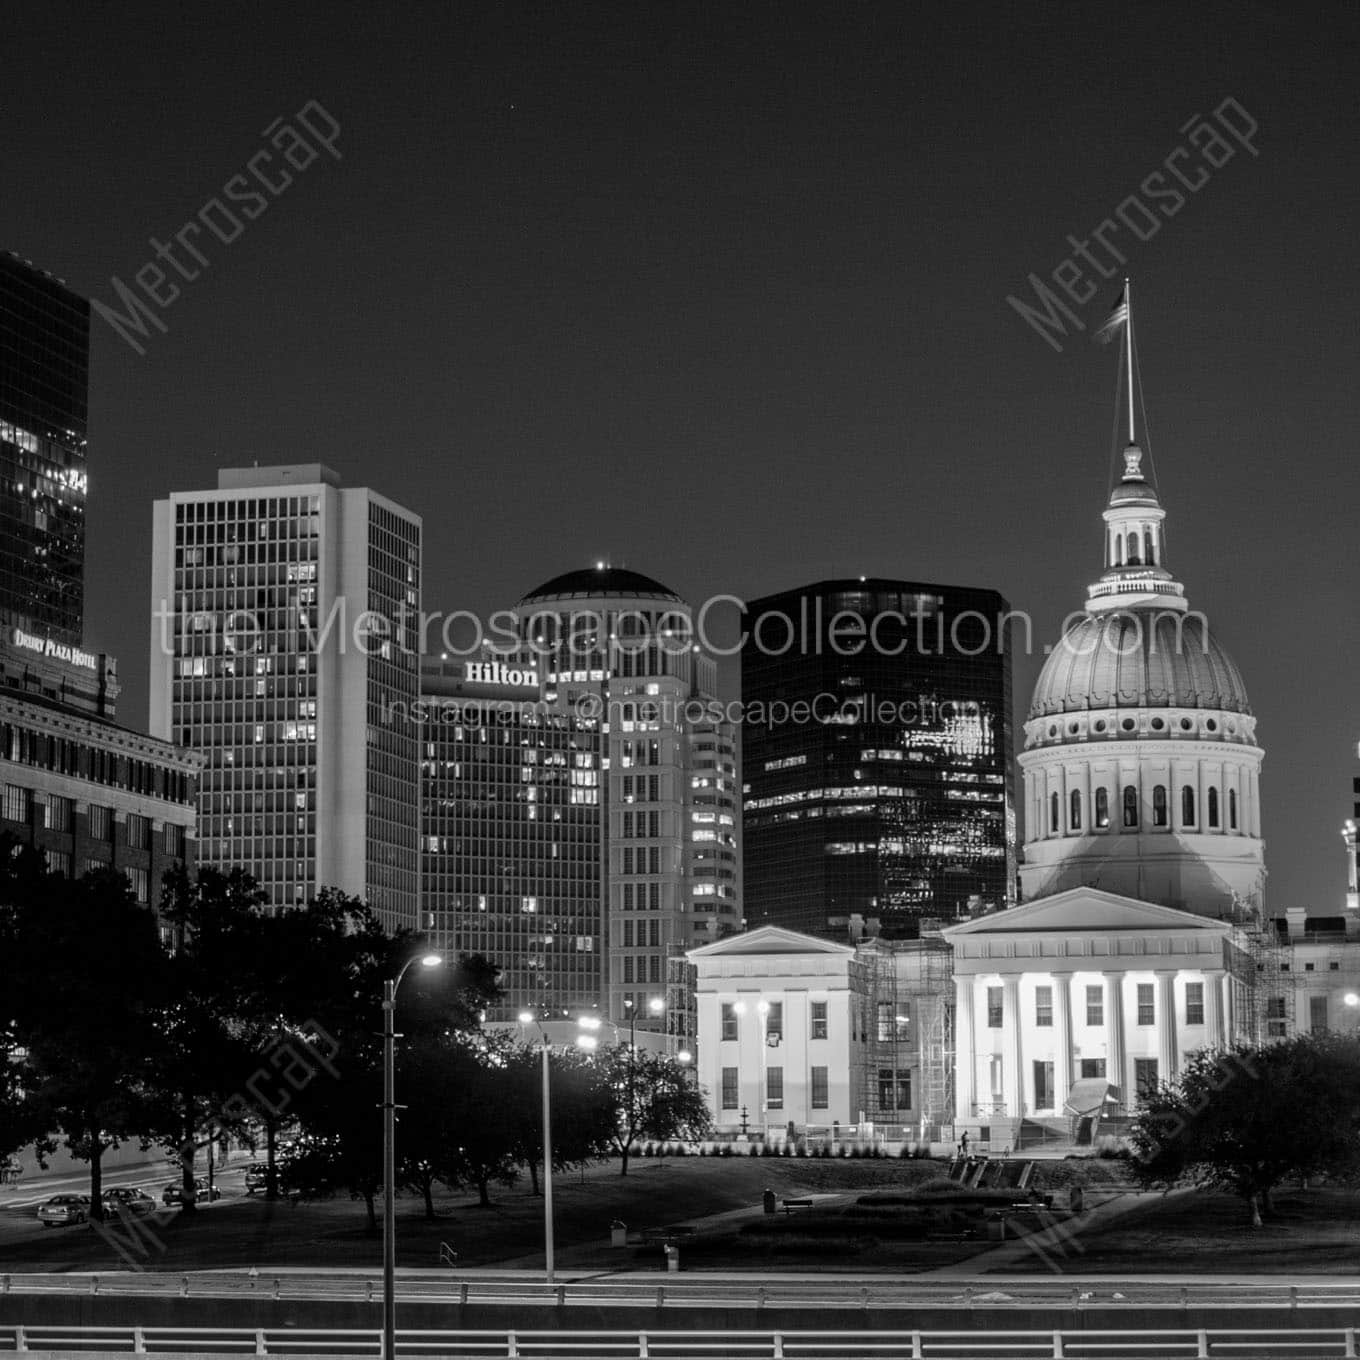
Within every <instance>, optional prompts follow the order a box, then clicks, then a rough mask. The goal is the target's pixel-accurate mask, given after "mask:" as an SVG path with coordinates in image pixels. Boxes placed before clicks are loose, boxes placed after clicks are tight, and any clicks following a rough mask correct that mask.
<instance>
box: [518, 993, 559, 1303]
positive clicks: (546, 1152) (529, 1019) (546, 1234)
mask: <svg viewBox="0 0 1360 1360" xmlns="http://www.w3.org/2000/svg"><path fill="white" fill-rule="evenodd" d="M519 1022H520V1024H521V1025H537V1026H538V1037H539V1039H540V1040H541V1041H542V1048H543V1260H544V1265H545V1272H544V1273H545V1278H546V1280H547V1282H548V1283H549V1284H552V1282H553V1201H552V1101H551V1087H550V1084H549V1076H548V1074H549V1071H550V1068H549V1065H548V1050H549V1048H550V1047H551V1045H550V1044H549V1043H548V1036H547V1035H546V1034H545V1033H544V1031H543V1025H542V1024H541V1022H540V1021H539V1020H538V1018H537V1017H536V1016H535V1015H533V1014H532V1013H531V1012H529V1011H521V1012H520V1013H519Z"/></svg>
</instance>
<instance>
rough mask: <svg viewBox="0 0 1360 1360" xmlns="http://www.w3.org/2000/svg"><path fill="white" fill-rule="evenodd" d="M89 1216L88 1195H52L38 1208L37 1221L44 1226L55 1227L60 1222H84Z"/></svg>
mask: <svg viewBox="0 0 1360 1360" xmlns="http://www.w3.org/2000/svg"><path fill="white" fill-rule="evenodd" d="M89 1216H90V1197H89V1195H53V1196H52V1198H51V1199H49V1200H48V1201H47V1203H46V1204H44V1205H43V1206H42V1207H41V1208H40V1209H39V1210H38V1221H39V1222H40V1223H41V1224H42V1225H43V1227H44V1228H55V1227H57V1226H58V1225H59V1224H62V1223H84V1222H85V1220H86V1219H88V1218H89Z"/></svg>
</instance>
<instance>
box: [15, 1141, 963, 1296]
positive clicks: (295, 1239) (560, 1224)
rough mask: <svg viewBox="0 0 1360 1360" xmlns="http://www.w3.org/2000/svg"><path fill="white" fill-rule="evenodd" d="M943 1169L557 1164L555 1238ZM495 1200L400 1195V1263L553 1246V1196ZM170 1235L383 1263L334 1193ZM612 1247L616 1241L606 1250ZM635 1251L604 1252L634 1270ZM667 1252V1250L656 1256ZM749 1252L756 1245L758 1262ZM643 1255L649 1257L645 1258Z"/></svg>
mask: <svg viewBox="0 0 1360 1360" xmlns="http://www.w3.org/2000/svg"><path fill="white" fill-rule="evenodd" d="M941 1174H943V1166H942V1164H941V1163H933V1162H928V1161H910V1160H907V1161H898V1160H886V1159H885V1160H881V1161H871V1160H864V1161H856V1160H825V1161H824V1160H821V1159H813V1158H775V1157H724V1158H713V1157H682V1158H635V1159H634V1160H632V1161H631V1162H630V1163H629V1169H628V1175H627V1176H620V1174H619V1165H618V1163H617V1162H616V1161H615V1162H605V1163H600V1164H598V1165H596V1166H592V1167H589V1168H587V1169H586V1170H585V1172H584V1173H582V1172H579V1171H573V1172H568V1173H558V1175H557V1176H556V1177H555V1178H554V1181H553V1204H554V1219H555V1239H556V1243H557V1248H558V1252H559V1254H563V1253H565V1252H566V1251H568V1250H570V1249H571V1248H573V1247H576V1246H581V1245H584V1244H587V1243H599V1242H602V1241H607V1240H608V1238H609V1228H610V1223H611V1221H612V1220H614V1219H616V1218H617V1219H621V1220H622V1221H624V1222H625V1223H627V1224H628V1226H629V1227H630V1228H633V1229H641V1228H647V1227H653V1226H656V1227H660V1226H664V1225H668V1224H672V1223H677V1222H684V1221H687V1220H689V1219H693V1218H700V1217H704V1216H706V1215H709V1214H718V1213H724V1212H726V1211H729V1210H733V1209H743V1208H747V1209H758V1208H759V1206H760V1202H761V1194H762V1192H763V1191H764V1189H765V1188H766V1187H767V1186H768V1187H770V1188H771V1189H773V1190H774V1191H775V1193H776V1194H778V1195H781V1196H785V1195H787V1196H791V1197H797V1196H799V1195H805V1194H811V1193H817V1192H823V1191H844V1192H846V1193H849V1192H853V1191H860V1190H867V1189H875V1188H878V1189H882V1188H888V1187H897V1188H905V1187H907V1186H910V1185H912V1184H915V1183H918V1182H919V1181H920V1180H921V1179H923V1178H926V1177H929V1176H938V1175H941ZM492 1201H493V1202H492V1205H491V1207H490V1208H488V1209H482V1208H479V1207H478V1206H477V1202H476V1195H475V1194H473V1195H470V1196H469V1195H466V1194H462V1193H460V1194H457V1195H453V1196H449V1197H447V1198H444V1199H438V1198H437V1199H436V1207H437V1210H438V1215H437V1217H436V1218H435V1219H434V1220H433V1221H432V1222H431V1221H428V1220H426V1219H425V1217H424V1211H423V1207H422V1205H421V1203H420V1201H419V1200H418V1199H416V1198H413V1197H411V1196H402V1197H400V1198H399V1199H398V1201H397V1242H398V1251H399V1255H398V1264H399V1265H402V1266H436V1265H437V1264H438V1262H439V1244H440V1243H441V1242H448V1243H449V1244H450V1246H452V1247H453V1248H454V1250H456V1251H457V1252H458V1259H459V1263H460V1264H461V1265H468V1266H494V1265H500V1264H505V1263H509V1262H519V1261H520V1260H521V1259H522V1258H533V1257H536V1256H537V1257H539V1258H540V1259H541V1253H542V1250H543V1200H542V1198H541V1197H539V1196H535V1195H533V1194H531V1193H530V1191H529V1183H528V1181H527V1179H525V1180H522V1181H521V1182H520V1183H519V1184H517V1185H516V1186H514V1187H513V1188H512V1189H493V1191H492ZM3 1217H4V1218H5V1219H6V1222H5V1223H4V1225H3V1231H0V1268H3V1269H5V1270H14V1271H20V1270H24V1269H40V1270H43V1269H53V1270H83V1269H90V1270H111V1269H120V1268H123V1267H122V1266H121V1265H120V1263H119V1260H118V1256H117V1254H116V1252H115V1251H114V1249H113V1248H112V1247H110V1246H109V1245H108V1244H107V1243H105V1242H104V1241H102V1240H101V1239H100V1238H99V1236H98V1235H97V1234H95V1233H94V1232H93V1231H92V1230H90V1229H89V1228H60V1229H47V1230H42V1229H38V1228H37V1227H36V1226H35V1225H34V1223H33V1220H32V1217H31V1213H26V1214H24V1215H23V1216H22V1219H21V1218H20V1216H19V1215H10V1214H5V1215H4V1216H3ZM144 1222H145V1223H146V1224H147V1225H148V1226H150V1227H151V1228H152V1229H153V1230H154V1231H155V1232H156V1234H157V1235H158V1236H159V1237H160V1238H161V1239H162V1241H163V1242H164V1244H165V1249H164V1251H163V1252H158V1253H157V1255H156V1256H155V1259H154V1263H153V1261H151V1260H148V1261H147V1262H146V1264H147V1265H148V1267H149V1268H152V1269H165V1270H195V1269H206V1268H211V1267H214V1266H231V1265H243V1266H248V1265H258V1266H260V1267H261V1268H262V1269H263V1268H264V1267H266V1266H269V1265H278V1266H285V1265H287V1266H306V1265H327V1266H337V1267H343V1266H356V1267H358V1266H365V1267H370V1268H375V1269H376V1268H377V1267H379V1266H380V1265H381V1260H382V1257H381V1245H380V1243H379V1240H378V1239H377V1238H375V1237H370V1236H369V1235H368V1233H367V1229H366V1222H367V1216H366V1214H365V1211H364V1206H363V1204H362V1202H359V1201H352V1200H349V1199H335V1200H329V1201H322V1202H319V1203H311V1204H297V1205H291V1204H287V1203H282V1202H275V1203H272V1204H271V1203H268V1202H266V1201H265V1200H263V1199H261V1198H258V1197H257V1198H253V1199H245V1198H241V1197H237V1198H228V1199H224V1200H222V1201H220V1202H219V1203H217V1204H214V1205H212V1206H208V1207H205V1208H203V1209H202V1210H201V1211H200V1212H197V1213H195V1214H193V1215H180V1214H179V1213H174V1214H167V1215H166V1216H165V1217H164V1218H162V1217H159V1216H158V1217H156V1218H154V1219H148V1220H144ZM606 1250H607V1249H606ZM631 1255H632V1254H631V1253H629V1252H620V1251H615V1252H613V1254H612V1255H609V1256H605V1257H602V1260H603V1262H604V1263H605V1264H607V1265H613V1266H623V1267H625V1268H626V1267H628V1266H630V1265H632V1264H634V1262H633V1261H632V1259H631ZM652 1255H655V1256H656V1258H657V1260H658V1261H659V1260H660V1249H659V1248H654V1249H652V1252H651V1253H649V1254H648V1255H647V1257H646V1264H648V1265H651V1264H653V1262H652V1261H651V1256H652ZM749 1256H750V1253H749V1250H748V1252H747V1258H748V1266H749V1265H750V1260H749ZM641 1263H642V1262H641V1260H639V1264H641Z"/></svg>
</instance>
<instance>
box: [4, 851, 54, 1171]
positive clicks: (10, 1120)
mask: <svg viewBox="0 0 1360 1360" xmlns="http://www.w3.org/2000/svg"><path fill="white" fill-rule="evenodd" d="M46 878H47V865H46V861H45V859H44V857H43V856H42V854H41V853H40V852H37V851H34V850H32V849H30V848H29V847H28V846H25V845H22V844H21V843H20V842H19V841H18V840H16V839H15V837H14V836H12V835H11V834H10V833H9V832H8V831H6V832H3V833H0V959H4V960H6V961H12V960H14V958H15V956H16V950H17V948H18V935H17V931H18V908H19V904H20V903H21V902H22V901H23V900H24V898H25V895H26V894H32V893H33V892H40V891H45V890H46V887H47V885H46ZM23 1057H24V1047H23V1041H22V1039H21V1037H20V1035H19V1031H18V1028H17V1026H16V1025H15V1022H14V1016H13V1012H12V1009H11V1008H7V1009H6V1012H5V1013H0V1162H4V1161H8V1159H9V1157H10V1155H11V1154H12V1153H15V1152H18V1151H19V1150H20V1149H21V1148H23V1147H26V1146H28V1145H29V1144H31V1143H33V1142H34V1141H35V1140H37V1139H38V1138H40V1137H41V1136H42V1135H43V1134H44V1133H46V1132H47V1129H46V1128H45V1127H44V1125H43V1121H42V1117H41V1112H40V1111H39V1110H38V1109H37V1107H36V1103H35V1101H34V1100H33V1098H32V1096H31V1094H30V1093H29V1091H28V1090H27V1088H26V1086H25V1082H24V1064H23Z"/></svg>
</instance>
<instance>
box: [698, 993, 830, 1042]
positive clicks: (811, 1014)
mask: <svg viewBox="0 0 1360 1360" xmlns="http://www.w3.org/2000/svg"><path fill="white" fill-rule="evenodd" d="M745 1004H746V1003H745V1002H741V1001H724V1002H723V1003H722V1007H721V1013H720V1026H721V1028H720V1037H721V1038H722V1039H723V1040H724V1041H729V1042H730V1041H733V1040H735V1039H736V1038H737V1037H738V1033H737V1030H738V1025H739V1023H740V1019H741V1016H742V1015H743V1014H744V1013H745ZM762 1008H763V1009H762ZM826 1008H827V1003H826V1002H825V1001H811V1002H809V1003H808V1024H809V1027H810V1028H809V1031H808V1037H809V1038H812V1039H825V1038H826V1037H827V1009H826ZM756 1013H757V1014H758V1015H761V1016H763V1017H764V1026H763V1028H764V1033H765V1037H766V1039H767V1040H768V1039H770V1038H776V1039H782V1038H783V1037H784V1003H783V1002H782V1001H765V1002H761V1003H759V1006H758V1008H757V1012H756Z"/></svg>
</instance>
